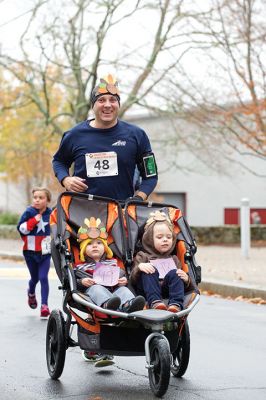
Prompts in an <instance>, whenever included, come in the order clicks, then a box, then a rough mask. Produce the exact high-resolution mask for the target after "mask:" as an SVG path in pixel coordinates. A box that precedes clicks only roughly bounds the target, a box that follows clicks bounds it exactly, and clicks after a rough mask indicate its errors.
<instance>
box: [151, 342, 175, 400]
mask: <svg viewBox="0 0 266 400" xmlns="http://www.w3.org/2000/svg"><path fill="white" fill-rule="evenodd" d="M170 358H171V357H170V351H169V347H168V344H167V342H166V339H162V338H158V337H155V338H154V339H153V340H152V342H151V345H150V363H151V364H152V366H153V367H152V368H150V369H149V381H150V387H151V390H152V392H153V393H154V394H155V396H157V397H162V396H163V395H164V394H165V393H166V391H167V389H168V385H169V380H170Z"/></svg>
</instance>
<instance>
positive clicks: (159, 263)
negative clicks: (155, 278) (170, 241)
mask: <svg viewBox="0 0 266 400" xmlns="http://www.w3.org/2000/svg"><path fill="white" fill-rule="evenodd" d="M150 263H151V264H152V265H153V266H154V267H155V268H156V269H157V270H158V272H159V278H160V279H163V278H164V277H165V275H166V274H167V273H168V272H169V271H171V270H172V269H177V268H176V265H175V262H174V260H173V259H172V258H158V259H157V260H150Z"/></svg>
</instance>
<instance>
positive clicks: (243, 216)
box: [240, 198, 250, 258]
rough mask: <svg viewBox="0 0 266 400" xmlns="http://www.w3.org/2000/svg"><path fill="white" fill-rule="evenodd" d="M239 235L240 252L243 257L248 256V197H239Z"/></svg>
mask: <svg viewBox="0 0 266 400" xmlns="http://www.w3.org/2000/svg"><path fill="white" fill-rule="evenodd" d="M240 236H241V253H242V255H243V256H244V257H245V258H249V252H250V207H249V199H247V198H243V199H241V210H240Z"/></svg>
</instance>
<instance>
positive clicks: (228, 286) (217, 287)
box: [199, 279, 266, 300]
mask: <svg viewBox="0 0 266 400" xmlns="http://www.w3.org/2000/svg"><path fill="white" fill-rule="evenodd" d="M199 288H200V290H201V291H204V290H206V291H208V292H212V293H214V294H219V295H221V296H223V297H232V298H236V297H239V296H242V297H246V298H249V299H252V298H261V299H263V300H266V289H263V288H262V287H260V286H255V285H254V286H253V285H248V284H241V283H238V284H236V283H233V284H232V283H231V282H228V281H221V280H216V279H212V280H208V281H203V282H201V283H200V284H199Z"/></svg>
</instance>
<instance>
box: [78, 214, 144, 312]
mask: <svg viewBox="0 0 266 400" xmlns="http://www.w3.org/2000/svg"><path fill="white" fill-rule="evenodd" d="M84 223H85V225H86V226H85V227H84V226H83V227H80V228H79V230H78V242H80V260H81V261H83V263H82V264H78V265H76V266H75V268H74V273H75V276H76V278H77V285H78V289H81V291H85V293H86V294H87V295H88V296H90V298H91V300H92V301H93V302H94V303H95V304H97V305H98V306H100V307H102V308H106V309H109V310H117V309H119V310H121V311H123V312H134V311H139V310H142V309H143V307H144V305H145V299H144V297H143V296H137V297H135V296H134V294H133V293H132V292H131V291H130V290H129V289H128V288H127V286H126V285H127V278H126V276H125V275H126V273H125V268H124V265H123V264H122V263H120V265H118V260H117V259H115V258H114V257H113V252H112V250H111V249H110V247H109V246H108V244H107V238H108V233H107V232H106V229H105V227H103V226H102V227H101V220H100V219H99V218H97V219H95V218H94V217H91V218H90V219H88V218H85V220H84ZM84 289H85V290H84Z"/></svg>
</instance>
